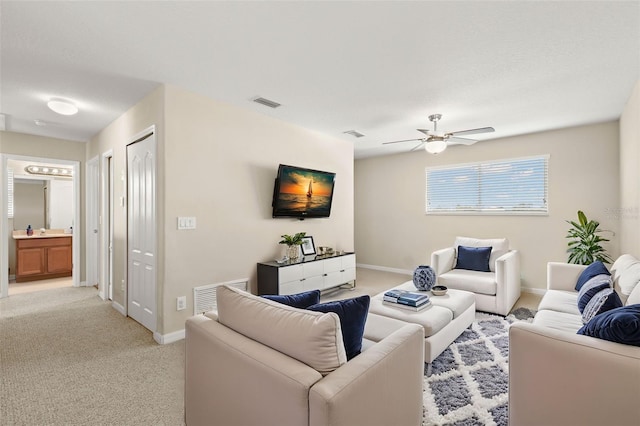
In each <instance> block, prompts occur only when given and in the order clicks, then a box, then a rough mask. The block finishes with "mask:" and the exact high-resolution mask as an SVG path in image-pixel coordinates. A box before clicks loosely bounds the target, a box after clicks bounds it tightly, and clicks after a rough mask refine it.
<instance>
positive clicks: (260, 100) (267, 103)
mask: <svg viewBox="0 0 640 426" xmlns="http://www.w3.org/2000/svg"><path fill="white" fill-rule="evenodd" d="M253 102H256V103H259V104H262V105H264V106H268V107H269V108H278V107H279V106H280V104H279V103H277V102H275V101H272V100H270V99H267V98H261V97H257V98H255V99H254V100H253Z"/></svg>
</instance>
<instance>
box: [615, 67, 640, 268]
mask: <svg viewBox="0 0 640 426" xmlns="http://www.w3.org/2000/svg"><path fill="white" fill-rule="evenodd" d="M639 183H640V80H638V82H637V83H636V85H635V88H634V89H633V91H632V92H631V96H630V97H629V101H628V102H627V105H626V106H625V109H624V111H623V113H622V116H621V117H620V210H619V212H618V213H619V216H620V252H621V253H631V254H633V255H634V256H640V184H639Z"/></svg>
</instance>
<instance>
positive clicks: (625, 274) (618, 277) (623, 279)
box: [611, 254, 640, 304]
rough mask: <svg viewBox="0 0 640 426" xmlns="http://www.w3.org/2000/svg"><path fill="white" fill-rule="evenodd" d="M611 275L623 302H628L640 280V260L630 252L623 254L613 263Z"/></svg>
mask: <svg viewBox="0 0 640 426" xmlns="http://www.w3.org/2000/svg"><path fill="white" fill-rule="evenodd" d="M611 275H612V277H613V284H614V288H615V290H616V291H617V292H618V293H619V295H620V298H621V299H622V302H623V303H627V298H628V297H629V295H630V294H631V293H632V292H633V290H634V289H635V288H637V287H638V282H640V261H639V260H638V259H636V258H635V257H633V256H632V255H630V254H623V255H622V256H620V257H619V258H617V259H616V261H615V262H613V265H611ZM627 304H629V303H627Z"/></svg>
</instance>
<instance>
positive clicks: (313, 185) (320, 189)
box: [273, 164, 335, 218]
mask: <svg viewBox="0 0 640 426" xmlns="http://www.w3.org/2000/svg"><path fill="white" fill-rule="evenodd" d="M334 182H335V173H331V172H323V171H320V170H312V169H305V168H302V167H294V166H286V165H283V164H281V165H280V167H279V168H278V177H277V179H276V185H275V189H274V194H273V217H282V216H284V217H300V218H304V217H328V216H329V214H330V213H331V202H332V199H333V186H334Z"/></svg>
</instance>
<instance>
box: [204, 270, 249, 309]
mask: <svg viewBox="0 0 640 426" xmlns="http://www.w3.org/2000/svg"><path fill="white" fill-rule="evenodd" d="M224 284H226V285H228V286H230V287H235V288H239V289H240V290H244V291H248V290H247V289H248V288H249V278H242V279H240V280H235V281H227V282H224V283H217V284H209V285H203V286H201V287H194V288H193V315H198V314H202V313H205V312H209V311H217V310H218V304H217V298H216V287H218V286H221V285H224Z"/></svg>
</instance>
